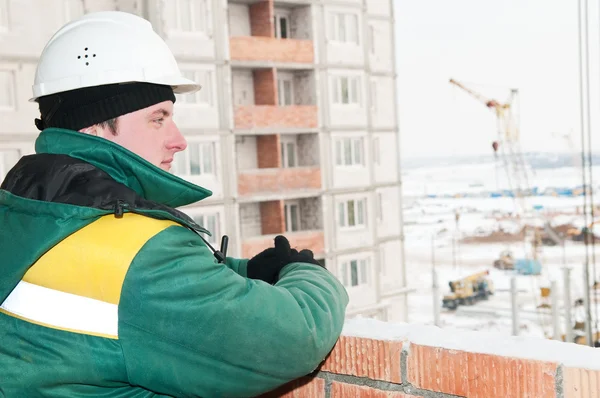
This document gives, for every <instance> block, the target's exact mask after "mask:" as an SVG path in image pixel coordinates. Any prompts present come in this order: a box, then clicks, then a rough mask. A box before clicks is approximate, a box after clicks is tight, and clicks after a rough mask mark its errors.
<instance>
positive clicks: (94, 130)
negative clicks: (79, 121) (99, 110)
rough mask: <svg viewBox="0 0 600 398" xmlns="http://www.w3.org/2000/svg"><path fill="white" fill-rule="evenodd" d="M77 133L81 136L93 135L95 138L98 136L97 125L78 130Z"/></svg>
mask: <svg viewBox="0 0 600 398" xmlns="http://www.w3.org/2000/svg"><path fill="white" fill-rule="evenodd" d="M79 132H80V133H83V134H89V135H95V136H96V137H97V136H98V125H96V124H95V125H93V126H90V127H85V128H82V129H81V130H79Z"/></svg>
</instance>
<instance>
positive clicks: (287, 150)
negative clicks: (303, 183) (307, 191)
mask: <svg viewBox="0 0 600 398" xmlns="http://www.w3.org/2000/svg"><path fill="white" fill-rule="evenodd" d="M296 159H297V156H296V142H295V140H294V141H290V140H282V142H281V167H286V168H287V167H296V166H297V163H296Z"/></svg>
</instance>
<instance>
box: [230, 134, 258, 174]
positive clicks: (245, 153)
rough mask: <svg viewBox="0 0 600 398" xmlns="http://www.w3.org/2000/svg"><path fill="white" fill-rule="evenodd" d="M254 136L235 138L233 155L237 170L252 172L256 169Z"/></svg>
mask: <svg viewBox="0 0 600 398" xmlns="http://www.w3.org/2000/svg"><path fill="white" fill-rule="evenodd" d="M256 151H257V148H256V136H251V135H246V136H242V137H236V140H235V154H236V160H237V168H238V170H240V171H242V170H254V169H256V168H258V161H257V157H256Z"/></svg>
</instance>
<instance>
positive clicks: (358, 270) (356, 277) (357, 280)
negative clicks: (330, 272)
mask: <svg viewBox="0 0 600 398" xmlns="http://www.w3.org/2000/svg"><path fill="white" fill-rule="evenodd" d="M369 263H370V261H369V259H366V258H365V259H360V260H358V259H357V260H350V261H345V262H343V263H342V264H341V268H342V269H341V276H342V283H343V284H344V286H346V287H353V286H360V285H366V284H368V283H369V278H368V274H369V266H370V264H369Z"/></svg>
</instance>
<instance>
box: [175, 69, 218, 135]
mask: <svg viewBox="0 0 600 398" xmlns="http://www.w3.org/2000/svg"><path fill="white" fill-rule="evenodd" d="M179 67H180V69H182V70H189V71H199V72H201V76H202V77H205V78H206V79H207V80H204V81H199V82H198V83H200V84H201V85H202V89H201V90H206V91H209V92H210V94H208V97H207V98H210V99H211V103H210V104H207V103H195V104H194V103H185V102H184V101H181V100H178V101H176V102H175V116H174V120H175V122H176V123H177V125H178V126H179V127H180V128H182V129H197V128H212V129H217V128H218V127H219V107H218V101H219V98H218V97H217V89H216V86H217V79H216V76H217V71H216V67H215V65H211V64H194V63H182V62H180V63H179ZM191 95H192V96H199V95H200V93H194V94H191Z"/></svg>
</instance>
